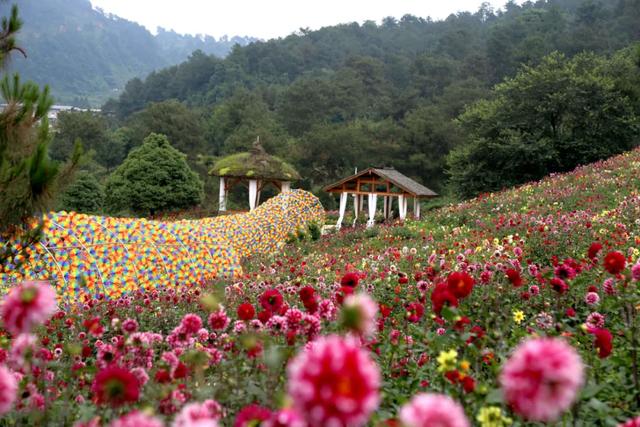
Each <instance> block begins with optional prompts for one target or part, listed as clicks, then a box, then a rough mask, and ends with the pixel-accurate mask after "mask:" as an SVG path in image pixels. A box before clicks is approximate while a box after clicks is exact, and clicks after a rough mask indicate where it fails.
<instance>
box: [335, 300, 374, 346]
mask: <svg viewBox="0 0 640 427" xmlns="http://www.w3.org/2000/svg"><path fill="white" fill-rule="evenodd" d="M377 314H378V305H377V304H376V303H375V301H374V300H373V299H371V297H370V296H369V295H367V294H356V295H348V296H347V297H346V298H345V299H344V303H343V305H342V323H343V325H344V326H345V327H347V328H348V329H350V330H352V331H354V332H356V333H358V334H360V335H362V336H364V337H372V336H374V335H375V333H376V315H377Z"/></svg>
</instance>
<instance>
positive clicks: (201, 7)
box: [91, 0, 506, 39]
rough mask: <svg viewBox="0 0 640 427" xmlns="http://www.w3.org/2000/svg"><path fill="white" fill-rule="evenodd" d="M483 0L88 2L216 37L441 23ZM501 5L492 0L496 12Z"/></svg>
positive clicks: (132, 17) (134, 18)
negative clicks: (349, 25)
mask: <svg viewBox="0 0 640 427" xmlns="http://www.w3.org/2000/svg"><path fill="white" fill-rule="evenodd" d="M482 1H483V0H314V1H307V0H298V1H293V0H267V1H264V0H224V1H220V0H181V1H175V0H91V3H92V4H93V5H94V6H95V7H100V8H102V9H104V10H105V11H106V12H109V13H113V14H116V15H118V16H121V17H123V18H126V19H129V20H131V21H136V22H139V23H140V24H142V25H144V26H145V27H147V28H149V29H150V30H151V31H155V29H156V27H158V26H160V27H164V28H167V29H173V30H175V31H177V32H179V33H189V34H210V35H213V36H216V37H219V36H222V35H224V34H228V35H230V36H231V35H250V36H254V37H260V38H264V39H267V38H273V37H281V36H286V35H288V34H291V33H292V32H294V31H297V30H298V29H299V28H307V27H308V28H310V29H318V28H320V27H323V26H328V25H335V24H339V23H345V22H353V21H356V22H362V21H365V20H374V21H378V22H379V21H380V20H381V19H382V18H384V17H386V16H394V17H396V18H400V17H402V16H403V15H405V14H412V15H415V16H420V17H427V16H431V17H432V18H433V19H443V18H446V17H447V16H448V15H449V14H451V13H455V12H458V11H471V12H475V11H477V10H478V8H479V7H480V4H481V3H482ZM505 1H506V0H492V1H490V3H491V4H492V6H493V7H495V8H498V7H500V6H502V4H503V3H504V2H505Z"/></svg>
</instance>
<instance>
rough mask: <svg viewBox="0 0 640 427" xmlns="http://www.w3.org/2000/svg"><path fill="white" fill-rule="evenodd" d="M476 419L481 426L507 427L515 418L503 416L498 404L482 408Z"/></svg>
mask: <svg viewBox="0 0 640 427" xmlns="http://www.w3.org/2000/svg"><path fill="white" fill-rule="evenodd" d="M476 420H478V422H479V423H480V426H481V427H506V426H510V425H511V424H513V420H512V419H511V418H508V417H505V416H503V415H502V410H501V409H500V408H499V407H497V406H485V407H484V408H482V409H480V412H478V416H477V417H476Z"/></svg>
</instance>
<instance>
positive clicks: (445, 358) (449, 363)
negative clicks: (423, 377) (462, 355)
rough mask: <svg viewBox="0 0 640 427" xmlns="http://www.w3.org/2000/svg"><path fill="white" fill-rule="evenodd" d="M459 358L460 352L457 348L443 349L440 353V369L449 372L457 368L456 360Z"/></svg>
mask: <svg viewBox="0 0 640 427" xmlns="http://www.w3.org/2000/svg"><path fill="white" fill-rule="evenodd" d="M457 359H458V352H457V351H455V350H449V351H441V352H440V355H438V359H437V360H438V365H439V366H438V371H439V372H447V371H452V370H454V369H455V368H456V360H457Z"/></svg>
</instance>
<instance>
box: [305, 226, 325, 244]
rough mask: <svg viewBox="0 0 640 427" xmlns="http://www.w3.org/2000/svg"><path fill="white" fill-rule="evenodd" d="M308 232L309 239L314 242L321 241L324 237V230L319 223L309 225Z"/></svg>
mask: <svg viewBox="0 0 640 427" xmlns="http://www.w3.org/2000/svg"><path fill="white" fill-rule="evenodd" d="M307 232H308V234H309V238H310V239H311V240H313V241H315V240H319V239H320V237H321V236H322V228H321V227H320V224H318V223H317V222H311V223H309V225H308V226H307Z"/></svg>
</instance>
